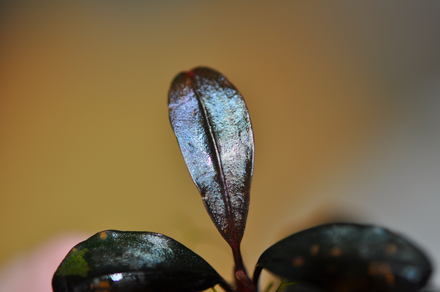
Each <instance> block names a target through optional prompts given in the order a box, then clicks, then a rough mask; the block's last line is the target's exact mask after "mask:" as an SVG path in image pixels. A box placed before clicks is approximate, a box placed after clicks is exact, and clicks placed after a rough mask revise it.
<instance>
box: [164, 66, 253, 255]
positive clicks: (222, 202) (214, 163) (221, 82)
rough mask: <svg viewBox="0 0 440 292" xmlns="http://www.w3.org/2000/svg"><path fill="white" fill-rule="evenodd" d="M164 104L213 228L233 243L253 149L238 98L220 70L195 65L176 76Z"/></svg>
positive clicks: (241, 222) (242, 216) (238, 234)
mask: <svg viewBox="0 0 440 292" xmlns="http://www.w3.org/2000/svg"><path fill="white" fill-rule="evenodd" d="M168 103H169V114H170V121H171V125H172V127H173V130H174V133H175V134H176V137H177V141H178V143H179V146H180V150H181V151H182V154H183V157H184V159H185V162H186V165H187V167H188V170H189V172H190V174H191V177H192V179H193V181H194V183H195V184H196V186H197V188H198V189H199V191H200V193H201V195H202V198H203V201H204V203H205V206H206V208H207V210H208V212H209V214H210V216H211V218H212V220H213V221H214V223H215V225H216V226H217V228H218V230H219V231H220V233H221V234H222V235H223V237H224V238H225V239H226V241H228V242H229V243H230V244H231V245H234V246H237V245H238V244H239V242H240V240H241V238H242V236H243V231H244V228H245V224H246V217H247V213H248V205H249V188H250V181H251V176H252V169H253V153H254V141H253V134H252V128H251V123H250V119H249V114H248V111H247V109H246V105H245V103H244V100H243V97H242V96H241V95H240V93H239V92H238V90H237V89H236V88H235V87H234V86H233V85H232V84H231V83H230V82H229V81H228V80H227V79H226V77H224V76H223V75H222V74H220V73H219V72H217V71H214V70H212V69H209V68H202V67H199V68H195V69H193V70H192V71H190V72H183V73H180V74H179V75H177V76H176V78H175V79H174V81H173V83H172V85H171V89H170V92H169V99H168Z"/></svg>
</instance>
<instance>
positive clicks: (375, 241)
mask: <svg viewBox="0 0 440 292" xmlns="http://www.w3.org/2000/svg"><path fill="white" fill-rule="evenodd" d="M261 268H264V269H267V270H269V271H270V272H272V273H274V274H276V275H278V276H280V277H281V278H284V279H287V280H290V281H298V282H300V283H306V284H310V285H314V286H315V287H316V288H321V289H323V290H324V291H334V292H336V291H338V292H340V291H350V292H352V291H356V292H371V291H381V292H385V291H393V292H405V291H418V290H419V289H420V288H421V287H423V286H424V285H425V284H426V282H427V281H428V278H429V276H430V274H431V271H432V266H431V263H430V262H429V260H428V258H427V257H426V255H425V254H424V253H423V252H422V251H421V250H420V249H419V248H418V247H417V246H415V245H414V244H413V243H411V242H410V241H408V240H407V239H405V238H404V237H402V236H400V235H397V234H395V233H393V232H391V231H389V230H387V229H384V228H381V227H376V226H370V225H358V224H343V223H338V224H328V225H322V226H318V227H314V228H311V229H308V230H305V231H302V232H299V233H296V234H293V235H291V236H289V237H287V238H285V239H283V240H281V241H279V242H278V243H276V244H274V245H273V246H271V247H270V248H268V249H267V250H266V251H265V252H264V253H263V254H262V255H261V257H260V259H259V260H258V264H257V271H258V270H259V269H261Z"/></svg>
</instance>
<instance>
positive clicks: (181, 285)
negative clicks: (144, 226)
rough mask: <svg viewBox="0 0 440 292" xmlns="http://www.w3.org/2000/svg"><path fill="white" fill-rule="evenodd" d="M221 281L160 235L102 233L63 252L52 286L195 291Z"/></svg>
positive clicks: (60, 291) (75, 290) (72, 291)
mask: <svg viewBox="0 0 440 292" xmlns="http://www.w3.org/2000/svg"><path fill="white" fill-rule="evenodd" d="M222 281H223V280H222V278H221V277H220V276H219V275H218V274H217V272H216V271H215V270H214V269H213V268H212V267H211V266H210V265H209V264H208V263H207V262H205V261H204V260H203V259H202V258H201V257H199V256H198V255H196V254H195V253H194V252H192V251H191V250H189V249H188V248H186V247H185V246H183V245H182V244H180V243H179V242H177V241H175V240H173V239H172V238H169V237H167V236H165V235H163V234H159V233H153V232H124V231H116V230H107V231H102V232H99V233H97V234H95V235H94V236H92V237H90V238H89V239H87V240H86V241H83V242H81V243H79V244H78V245H76V246H75V247H74V248H73V249H72V250H71V251H70V252H69V253H68V255H67V256H66V257H65V259H64V260H63V261H62V263H61V264H60V266H59V267H58V269H57V271H56V272H55V274H54V277H53V280H52V286H53V289H54V291H55V292H80V291H81V292H83V291H95V290H96V291H101V290H102V291H104V290H105V291H109V292H119V291H121V292H122V291H124V292H134V291H150V290H151V291H199V290H204V289H207V288H210V287H212V286H214V285H216V284H218V283H221V282H222ZM99 289H101V290H99Z"/></svg>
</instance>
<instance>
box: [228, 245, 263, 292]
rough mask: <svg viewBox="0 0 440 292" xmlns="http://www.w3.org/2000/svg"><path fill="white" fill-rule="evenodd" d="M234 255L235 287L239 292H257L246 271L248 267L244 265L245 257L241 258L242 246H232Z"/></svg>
mask: <svg viewBox="0 0 440 292" xmlns="http://www.w3.org/2000/svg"><path fill="white" fill-rule="evenodd" d="M231 248H232V254H233V256H234V263H235V266H234V278H235V285H236V286H237V290H238V292H257V288H256V286H255V285H254V283H253V282H252V280H251V278H250V277H249V275H248V272H247V271H246V267H245V266H244V263H243V257H242V256H241V251H240V245H237V246H231Z"/></svg>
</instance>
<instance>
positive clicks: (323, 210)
mask: <svg viewBox="0 0 440 292" xmlns="http://www.w3.org/2000/svg"><path fill="white" fill-rule="evenodd" d="M439 36H440V2H439V1H401V0H399V1H364V2H358V1H332V2H329V1H270V2H262V3H257V2H255V1H254V2H229V3H228V2H223V1H222V2H217V1H160V2H159V1H158V2H153V1H134V0H133V1H116V0H108V1H99V0H96V1H50V2H49V1H48V2H46V1H1V2H0V80H1V83H0V84H1V86H0V229H1V233H2V236H1V237H2V240H1V249H0V270H1V266H3V267H4V269H6V268H5V267H6V265H7V264H8V263H10V262H11V261H13V259H14V258H15V257H17V256H19V255H23V253H26V252H28V251H29V250H32V249H33V248H35V246H38V245H40V244H41V243H43V242H45V241H47V240H49V239H50V238H54V237H56V236H59V235H60V234H71V233H72V232H73V233H81V234H84V235H85V236H89V235H91V234H94V233H95V232H97V231H100V230H103V229H109V228H111V229H122V230H149V231H156V232H161V233H164V234H167V235H169V236H171V237H173V238H175V239H177V240H179V241H180V242H182V243H184V244H185V245H187V246H189V247H191V248H192V249H193V250H195V251H196V252H198V253H199V254H201V255H202V256H203V257H204V258H205V259H207V260H208V261H209V262H210V263H211V264H212V265H213V266H214V267H215V268H216V269H217V270H218V271H219V272H220V273H221V274H223V275H224V276H225V277H226V278H228V279H229V278H231V268H232V261H231V257H230V256H229V250H228V248H227V246H226V244H225V243H224V242H223V241H222V239H221V237H220V235H218V234H217V231H216V230H215V227H214V225H213V224H212V223H211V221H210V220H209V217H208V215H207V214H206V212H205V210H204V208H203V206H202V202H201V199H200V196H199V194H198V193H197V191H196V189H195V187H194V186H193V184H192V181H191V179H190V176H189V174H188V172H187V170H186V167H185V165H184V162H183V159H182V157H181V155H180V152H179V149H178V146H177V143H176V139H175V137H174V136H173V133H172V130H171V127H170V125H169V122H168V112H167V104H166V100H167V91H168V87H169V85H170V82H171V80H172V78H173V77H174V76H175V74H177V73H178V72H179V71H182V70H188V69H190V68H192V67H194V66H198V65H206V66H210V67H213V68H215V69H217V70H219V71H221V72H223V73H224V74H225V75H226V76H227V77H228V78H229V79H230V80H231V81H232V82H233V83H234V84H235V85H236V86H237V87H238V88H239V89H240V91H241V92H242V94H243V95H244V96H245V98H246V101H247V104H248V107H249V110H250V113H251V117H252V121H253V127H254V133H255V138H256V164H255V175H254V179H253V186H252V194H251V207H250V212H249V217H248V225H247V230H246V234H245V237H244V241H243V253H244V257H245V260H246V262H247V264H248V267H249V269H252V267H253V265H254V264H255V262H256V260H257V258H258V256H259V255H260V253H261V252H262V251H263V250H264V249H265V248H266V247H268V245H270V244H271V243H273V242H275V241H277V240H279V239H281V238H282V237H284V236H286V235H288V234H290V233H292V232H295V231H298V230H300V229H302V228H306V227H310V226H312V225H315V224H318V223H321V222H326V221H332V220H351V221H359V222H369V223H376V224H380V225H384V226H388V227H390V228H392V229H394V230H397V231H399V232H401V233H403V234H406V235H407V236H408V237H410V238H412V239H414V240H415V241H416V242H418V243H419V244H420V245H421V246H422V247H423V248H425V249H426V250H427V251H428V252H429V253H430V254H431V256H432V258H433V260H434V262H436V263H437V264H438V263H439V260H440V249H439V246H440V227H439V222H440V215H439V211H438V206H439V205H440V195H439V192H440V131H439V125H440V96H439V95H440V37H439ZM435 278H436V281H437V283H440V277H439V273H437V274H436V277H435Z"/></svg>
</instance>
